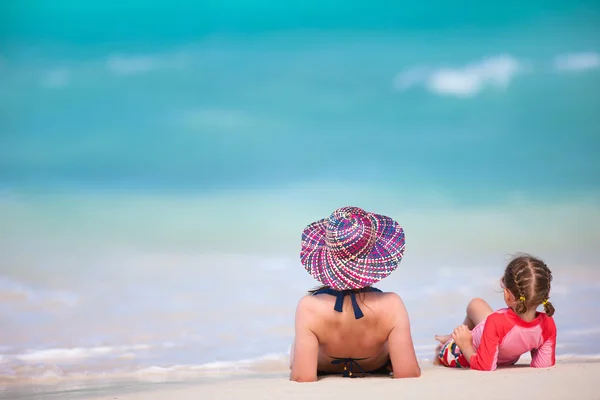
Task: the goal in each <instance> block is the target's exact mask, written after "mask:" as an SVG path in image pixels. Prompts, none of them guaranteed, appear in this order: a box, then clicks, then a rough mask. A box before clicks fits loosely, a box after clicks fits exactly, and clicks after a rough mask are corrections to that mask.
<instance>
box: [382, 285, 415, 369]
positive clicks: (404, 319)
mask: <svg viewBox="0 0 600 400" xmlns="http://www.w3.org/2000/svg"><path fill="white" fill-rule="evenodd" d="M390 312H391V313H392V314H391V316H392V324H393V325H392V330H391V331H390V335H389V337H388V346H389V350H390V360H391V361H392V368H393V370H394V378H418V377H419V376H421V368H420V367H419V363H418V362H417V355H416V354H415V347H414V345H413V341H412V335H411V332H410V320H409V318H408V312H407V311H406V307H405V306H404V302H403V301H402V299H401V298H400V296H398V295H397V294H393V297H392V300H391V305H390Z"/></svg>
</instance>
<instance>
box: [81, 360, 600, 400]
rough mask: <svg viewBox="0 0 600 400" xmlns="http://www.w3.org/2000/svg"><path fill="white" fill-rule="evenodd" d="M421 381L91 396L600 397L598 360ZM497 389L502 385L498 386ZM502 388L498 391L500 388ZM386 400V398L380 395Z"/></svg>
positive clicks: (232, 384) (278, 383) (253, 383)
mask: <svg viewBox="0 0 600 400" xmlns="http://www.w3.org/2000/svg"><path fill="white" fill-rule="evenodd" d="M422 368H423V374H422V375H421V377H420V378H412V379H390V378H384V377H367V378H358V379H344V378H341V377H339V376H328V377H324V378H321V379H319V381H317V382H313V383H296V382H291V381H289V379H288V378H287V374H281V376H276V377H260V376H257V377H254V378H245V379H239V380H237V379H236V380H227V379H225V380H223V379H221V380H219V381H217V382H207V383H205V384H197V385H187V386H181V387H173V388H170V389H162V388H161V389H157V390H149V391H143V392H138V393H126V394H124V393H119V394H117V393H113V394H111V395H101V396H90V397H86V398H87V399H94V400H114V399H115V398H116V399H119V400H142V399H143V400H159V399H160V400H162V399H173V400H192V399H199V398H201V399H235V398H246V399H267V400H268V399H306V398H360V397H363V396H364V397H371V398H373V397H380V396H390V395H392V396H394V395H398V396H402V397H403V398H407V399H415V398H422V399H439V398H440V397H441V398H445V399H457V400H458V399H465V398H472V397H474V396H477V397H484V398H486V399H491V400H494V399H498V400H500V399H507V398H523V399H527V400H534V399H540V400H541V399H544V400H547V399H570V398H577V399H578V400H587V399H590V400H592V399H594V400H597V399H598V398H599V396H600V395H599V393H600V380H599V379H598V378H597V377H598V376H600V362H599V361H591V360H590V361H589V362H577V363H567V362H560V363H557V365H556V366H554V367H552V368H548V369H534V368H529V367H528V366H527V365H524V364H518V365H517V366H515V367H508V368H501V369H498V370H497V371H494V372H481V371H473V370H459V369H450V368H445V367H439V366H433V365H422ZM498 385H500V386H498ZM500 388H501V390H499V389H500ZM381 398H384V397H381Z"/></svg>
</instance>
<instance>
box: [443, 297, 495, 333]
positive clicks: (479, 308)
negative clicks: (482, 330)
mask: <svg viewBox="0 0 600 400" xmlns="http://www.w3.org/2000/svg"><path fill="white" fill-rule="evenodd" d="M493 312H494V310H492V307H490V305H489V304H488V303H487V302H486V301H485V300H483V299H479V298H476V299H473V300H471V301H470V302H469V304H468V305H467V316H466V317H465V320H464V322H463V324H464V325H466V326H467V327H468V328H469V329H470V330H473V328H475V327H476V326H477V325H479V323H480V322H481V321H484V320H485V319H486V318H487V317H488V315H490V314H491V313H493ZM451 336H452V335H436V336H435V340H437V341H439V342H440V343H442V344H444V343H446V342H447V341H448V340H450V337H451Z"/></svg>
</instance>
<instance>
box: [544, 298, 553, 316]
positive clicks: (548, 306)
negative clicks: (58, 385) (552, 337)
mask: <svg viewBox="0 0 600 400" xmlns="http://www.w3.org/2000/svg"><path fill="white" fill-rule="evenodd" d="M542 304H544V312H545V313H546V315H547V316H549V317H551V316H553V315H554V306H553V305H552V303H550V301H548V300H545V301H544V303H542Z"/></svg>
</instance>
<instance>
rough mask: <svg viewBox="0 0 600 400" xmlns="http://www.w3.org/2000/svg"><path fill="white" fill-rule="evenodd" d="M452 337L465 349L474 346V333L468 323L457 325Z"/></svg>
mask: <svg viewBox="0 0 600 400" xmlns="http://www.w3.org/2000/svg"><path fill="white" fill-rule="evenodd" d="M452 339H454V342H455V343H456V345H457V346H458V347H459V348H460V349H461V350H463V351H464V350H465V349H469V348H471V347H473V335H471V331H470V330H469V328H468V327H467V326H466V325H460V326H457V327H456V328H455V329H454V332H452Z"/></svg>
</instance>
